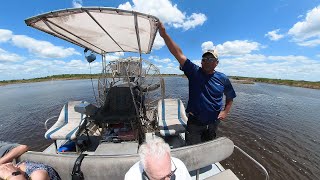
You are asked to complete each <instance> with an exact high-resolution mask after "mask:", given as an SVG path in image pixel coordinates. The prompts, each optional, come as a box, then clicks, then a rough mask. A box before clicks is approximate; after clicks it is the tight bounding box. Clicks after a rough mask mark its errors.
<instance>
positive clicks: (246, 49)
mask: <svg viewBox="0 0 320 180" xmlns="http://www.w3.org/2000/svg"><path fill="white" fill-rule="evenodd" d="M260 48H261V45H260V44H259V43H257V42H250V41H248V40H244V41H241V40H235V41H227V42H224V43H223V44H218V45H217V46H216V49H217V50H218V53H219V55H220V56H236V55H243V54H249V53H251V52H252V51H256V50H259V49H260Z"/></svg>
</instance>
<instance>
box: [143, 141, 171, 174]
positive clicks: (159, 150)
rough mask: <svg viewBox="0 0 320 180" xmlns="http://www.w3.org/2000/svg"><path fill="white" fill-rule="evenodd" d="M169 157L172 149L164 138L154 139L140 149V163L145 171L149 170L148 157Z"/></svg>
mask: <svg viewBox="0 0 320 180" xmlns="http://www.w3.org/2000/svg"><path fill="white" fill-rule="evenodd" d="M168 155H169V156H171V155H170V147H169V145H168V144H167V143H165V142H164V140H163V139H162V138H159V137H154V138H153V139H151V140H148V141H147V142H145V143H143V144H142V145H141V146H140V148H139V156H140V162H141V164H142V166H143V168H144V169H145V170H146V169H147V166H146V161H147V158H148V157H153V158H156V159H162V158H164V157H165V156H168Z"/></svg>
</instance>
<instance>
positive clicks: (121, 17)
mask: <svg viewBox="0 0 320 180" xmlns="http://www.w3.org/2000/svg"><path fill="white" fill-rule="evenodd" d="M157 21H158V18H157V17H154V16H151V15H147V14H142V13H139V12H134V11H126V10H120V9H113V8H104V7H88V8H84V7H82V8H74V9H65V10H58V11H53V12H49V13H45V14H41V15H38V16H34V17H31V18H28V19H26V20H25V22H26V24H27V25H28V26H31V27H34V28H36V29H39V30H41V31H44V32H46V33H49V34H51V35H53V36H56V37H59V38H61V39H64V40H66V41H69V42H71V43H73V44H76V45H78V46H81V47H83V48H88V49H90V50H92V51H94V52H96V53H98V54H104V53H109V52H138V53H146V54H148V53H150V51H151V48H152V45H153V42H154V39H155V36H156V32H157V25H156V22H157Z"/></svg>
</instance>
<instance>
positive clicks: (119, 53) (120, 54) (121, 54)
mask: <svg viewBox="0 0 320 180" xmlns="http://www.w3.org/2000/svg"><path fill="white" fill-rule="evenodd" d="M114 55H115V56H119V57H121V56H124V52H115V53H114Z"/></svg>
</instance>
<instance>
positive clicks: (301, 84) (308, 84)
mask: <svg viewBox="0 0 320 180" xmlns="http://www.w3.org/2000/svg"><path fill="white" fill-rule="evenodd" d="M100 76H101V74H60V75H52V76H46V77H40V78H33V79H19V80H7V81H0V85H7V84H16V83H31V82H41V81H51V80H72V79H91V78H92V79H97V78H99V77H100ZM161 76H164V77H167V76H184V75H183V74H162V75H161ZM107 77H111V75H109V76H108V75H107ZM230 78H231V79H233V80H235V81H239V82H242V83H249V84H250V83H254V82H262V83H270V84H281V85H288V86H296V87H305V88H312V89H320V81H317V82H311V81H295V80H284V79H267V78H251V77H239V76H230Z"/></svg>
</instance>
